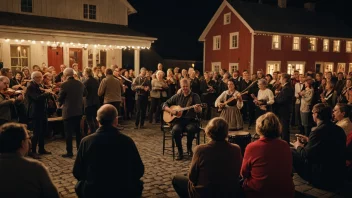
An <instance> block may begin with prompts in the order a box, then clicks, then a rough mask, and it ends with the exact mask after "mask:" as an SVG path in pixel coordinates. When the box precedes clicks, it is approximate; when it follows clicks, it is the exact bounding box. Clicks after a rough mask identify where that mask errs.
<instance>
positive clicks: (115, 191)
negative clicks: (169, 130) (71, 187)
mask: <svg viewBox="0 0 352 198" xmlns="http://www.w3.org/2000/svg"><path fill="white" fill-rule="evenodd" d="M97 114H98V116H97V119H98V121H99V126H100V128H99V129H98V130H97V132H96V133H94V134H91V135H89V136H87V137H85V138H83V139H82V142H81V146H80V147H79V150H78V153H77V158H76V161H75V164H74V167H73V175H74V176H75V178H76V179H77V180H78V183H77V185H76V193H77V195H78V197H80V198H95V197H100V198H105V197H106V198H110V197H140V196H141V194H142V190H143V183H142V181H141V180H140V178H141V177H142V176H143V174H144V165H143V162H142V160H141V158H140V156H139V153H138V150H137V147H136V145H135V144H134V142H133V140H132V139H131V138H130V137H128V136H126V135H124V134H122V133H121V132H119V130H118V129H117V128H116V126H117V124H118V119H117V117H118V114H117V110H116V108H115V107H114V106H112V105H110V104H105V105H103V106H102V107H101V108H100V109H99V110H98V113H97ZM112 157H114V158H115V159H114V160H112V159H111V158H112Z"/></svg>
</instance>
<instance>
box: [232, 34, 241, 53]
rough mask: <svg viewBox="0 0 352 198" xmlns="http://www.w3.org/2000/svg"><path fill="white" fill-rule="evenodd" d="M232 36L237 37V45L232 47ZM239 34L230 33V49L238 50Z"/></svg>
mask: <svg viewBox="0 0 352 198" xmlns="http://www.w3.org/2000/svg"><path fill="white" fill-rule="evenodd" d="M233 36H236V37H237V45H236V46H233V45H232V44H233ZM239 38H240V37H239V32H232V33H230V39H229V40H230V49H238V48H239Z"/></svg>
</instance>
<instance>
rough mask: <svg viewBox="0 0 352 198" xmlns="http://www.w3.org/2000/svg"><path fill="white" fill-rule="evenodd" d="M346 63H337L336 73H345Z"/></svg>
mask: <svg viewBox="0 0 352 198" xmlns="http://www.w3.org/2000/svg"><path fill="white" fill-rule="evenodd" d="M345 69H346V63H337V73H339V72H342V73H345Z"/></svg>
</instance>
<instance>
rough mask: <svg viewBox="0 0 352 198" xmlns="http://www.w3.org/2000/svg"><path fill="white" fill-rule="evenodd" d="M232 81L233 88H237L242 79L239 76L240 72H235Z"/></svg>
mask: <svg viewBox="0 0 352 198" xmlns="http://www.w3.org/2000/svg"><path fill="white" fill-rule="evenodd" d="M232 81H233V82H234V83H235V86H238V85H239V83H240V82H241V81H242V77H241V76H240V72H239V71H238V70H235V71H234V72H233V74H232Z"/></svg>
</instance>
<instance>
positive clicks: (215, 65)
mask: <svg viewBox="0 0 352 198" xmlns="http://www.w3.org/2000/svg"><path fill="white" fill-rule="evenodd" d="M211 68H212V70H213V71H215V72H219V71H220V69H221V62H213V63H211Z"/></svg>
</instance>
